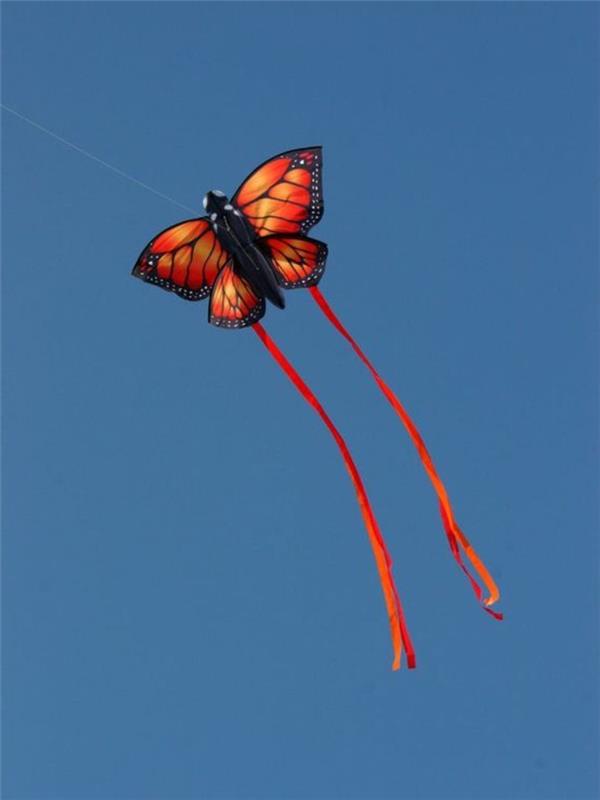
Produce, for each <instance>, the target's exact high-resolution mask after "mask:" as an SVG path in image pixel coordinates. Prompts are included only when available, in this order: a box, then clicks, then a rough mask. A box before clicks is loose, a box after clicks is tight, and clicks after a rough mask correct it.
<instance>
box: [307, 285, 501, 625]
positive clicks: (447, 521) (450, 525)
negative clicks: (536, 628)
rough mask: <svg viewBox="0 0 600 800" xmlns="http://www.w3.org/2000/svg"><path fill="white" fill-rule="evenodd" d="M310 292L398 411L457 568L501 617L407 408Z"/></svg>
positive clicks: (490, 583)
mask: <svg viewBox="0 0 600 800" xmlns="http://www.w3.org/2000/svg"><path fill="white" fill-rule="evenodd" d="M310 293H311V295H312V297H313V299H314V300H315V302H316V303H317V305H318V306H319V308H320V309H321V311H322V312H323V314H324V315H325V316H326V318H327V319H328V320H329V322H330V323H331V324H332V325H333V326H334V328H335V329H336V330H337V331H338V332H339V333H340V334H341V335H342V336H343V337H344V338H345V339H346V340H347V341H348V342H349V343H350V345H351V347H352V349H353V350H354V352H355V353H356V355H357V356H358V357H359V358H360V360H361V361H362V362H363V364H365V366H366V367H367V369H368V370H369V372H370V373H371V375H372V377H373V378H374V380H375V382H376V383H377V385H378V386H379V388H380V390H381V391H382V393H383V395H384V396H385V398H386V399H387V400H388V402H389V403H390V405H391V406H392V408H393V409H394V411H395V412H396V413H397V414H398V416H399V417H400V419H401V420H402V423H403V424H404V426H405V428H406V430H407V431H408V434H409V436H410V438H411V439H412V441H413V444H414V445H415V447H416V449H417V452H418V453H419V456H420V458H421V461H422V463H423V466H424V468H425V471H426V472H427V474H428V476H429V479H430V481H431V483H432V484H433V488H434V490H435V492H436V494H437V496H438V500H439V505H440V516H441V518H442V523H443V525H444V530H445V531H446V535H447V537H448V542H449V544H450V549H451V551H452V554H453V556H454V558H455V559H456V561H457V563H458V564H459V566H460V568H461V569H462V571H463V572H464V573H465V575H466V576H467V578H468V579H469V582H470V584H471V586H472V588H473V591H474V592H475V595H476V597H477V599H478V600H479V601H480V602H483V603H484V605H483V608H484V610H485V611H487V612H488V613H489V614H491V615H492V616H493V617H495V618H496V619H502V615H501V614H499V613H498V612H496V611H492V610H491V609H490V608H488V606H491V605H493V604H494V603H495V602H496V601H497V600H498V599H499V597H500V592H499V590H498V587H497V585H496V583H495V581H494V579H493V578H492V576H491V575H490V573H489V572H488V570H487V568H486V567H485V565H484V564H483V562H482V561H481V559H480V558H479V556H478V555H477V553H476V552H475V550H474V549H473V546H472V545H471V543H470V542H469V540H468V539H467V537H466V536H465V534H464V533H463V531H462V530H461V529H460V527H459V525H458V523H457V521H456V519H455V517H454V512H453V511H452V506H451V505H450V499H449V497H448V493H447V492H446V488H445V486H444V484H443V483H442V481H441V479H440V477H439V475H438V473H437V470H436V468H435V466H434V464H433V460H432V458H431V456H430V455H429V452H428V450H427V448H426V446H425V442H424V441H423V438H422V437H421V434H420V433H419V431H418V430H417V428H416V426H415V424H414V423H413V421H412V420H411V418H410V417H409V415H408V412H407V411H406V409H405V408H404V406H403V405H402V403H401V402H400V400H399V399H398V398H397V396H396V395H395V394H394V392H393V391H392V390H391V389H390V387H389V386H388V385H387V384H386V383H385V381H384V380H383V378H381V376H380V375H379V373H378V372H377V370H376V369H375V367H374V366H373V364H372V363H371V362H370V361H369V359H368V358H367V356H366V355H365V353H364V352H363V351H362V349H361V348H360V347H359V345H358V343H357V342H356V341H355V339H353V337H352V336H351V335H350V333H349V332H348V330H347V329H346V328H345V327H344V325H343V324H342V323H341V321H340V320H339V319H338V317H337V316H336V315H335V313H334V311H333V309H332V308H331V306H330V305H329V303H328V302H327V300H326V299H325V297H324V296H323V294H322V293H321V292H320V291H319V289H318V287H316V286H312V287H311V288H310ZM459 544H460V546H461V547H462V548H463V550H464V553H465V555H466V556H467V558H468V559H469V561H470V562H471V564H472V566H473V568H474V569H475V571H476V572H477V573H478V575H479V577H480V578H481V580H482V581H483V583H484V585H485V586H486V588H487V590H488V592H489V595H488V597H486V598H485V600H483V592H482V590H481V587H480V586H479V584H478V583H477V581H476V580H475V578H474V577H473V576H472V575H471V573H470V572H469V570H468V568H467V567H466V565H465V564H464V562H463V560H462V557H461V554H460V550H459V547H458V545H459Z"/></svg>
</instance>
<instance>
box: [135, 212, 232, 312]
mask: <svg viewBox="0 0 600 800" xmlns="http://www.w3.org/2000/svg"><path fill="white" fill-rule="evenodd" d="M229 257H230V256H229V253H228V252H227V251H226V250H225V249H224V248H223V247H222V246H221V244H220V243H219V240H218V239H217V237H216V235H215V233H214V231H213V230H212V228H211V226H210V223H209V222H208V220H206V219H204V218H201V219H190V220H186V221H185V222H179V223H178V224H177V225H173V226H172V227H170V228H167V229H166V230H164V231H163V232H162V233H159V234H158V236H156V237H155V238H154V239H153V240H152V241H151V242H150V244H148V245H147V246H146V247H145V248H144V250H143V251H142V254H141V255H140V257H139V258H138V260H137V262H136V265H135V267H134V268H133V273H132V274H133V275H135V276H136V277H137V278H141V279H142V280H144V281H148V282H149V283H154V284H156V285H157V286H160V287H161V288H162V289H166V290H167V291H169V292H175V293H176V294H177V295H179V297H182V298H184V300H202V299H203V298H205V297H207V296H208V295H209V294H210V290H211V288H212V286H213V284H214V282H215V280H216V278H217V275H218V274H219V272H220V270H221V269H222V268H223V266H224V265H225V263H226V262H227V260H228V259H229Z"/></svg>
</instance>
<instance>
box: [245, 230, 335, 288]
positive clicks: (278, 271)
mask: <svg viewBox="0 0 600 800" xmlns="http://www.w3.org/2000/svg"><path fill="white" fill-rule="evenodd" d="M260 246H261V248H262V249H263V251H264V252H266V253H267V255H268V256H269V257H270V261H271V265H272V266H273V269H274V271H275V275H276V277H277V282H278V283H279V284H280V285H281V286H283V288H284V289H301V288H304V287H308V286H316V285H317V283H318V282H319V281H320V280H321V276H322V275H323V272H324V270H325V261H326V260H327V245H326V244H325V242H319V241H317V240H316V239H309V238H308V237H304V236H266V237H265V238H264V239H261V240H260Z"/></svg>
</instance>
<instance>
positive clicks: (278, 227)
mask: <svg viewBox="0 0 600 800" xmlns="http://www.w3.org/2000/svg"><path fill="white" fill-rule="evenodd" d="M321 168H322V148H321V147H306V148H304V149H302V150H288V151H287V152H286V153H280V154H279V155H278V156H275V157H274V158H270V159H269V160H268V161H265V162H264V164H261V165H260V167H258V168H257V169H255V170H254V172H253V173H252V174H251V175H250V176H249V177H248V178H246V180H245V181H244V182H243V183H242V185H241V186H240V187H239V189H238V190H237V192H236V193H235V194H234V196H233V198H232V201H231V202H232V203H233V204H234V205H235V206H237V208H239V210H240V211H241V212H242V213H243V214H244V215H245V216H246V218H247V219H248V221H249V222H250V224H251V225H252V227H253V228H254V230H255V231H256V232H257V234H258V235H259V236H268V235H269V234H271V233H306V232H307V231H308V230H309V229H310V228H312V226H313V225H316V224H317V222H318V221H319V220H320V219H321V217H322V216H323V189H322V182H321V171H322V169H321Z"/></svg>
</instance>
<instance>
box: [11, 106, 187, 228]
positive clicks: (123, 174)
mask: <svg viewBox="0 0 600 800" xmlns="http://www.w3.org/2000/svg"><path fill="white" fill-rule="evenodd" d="M0 106H1V107H2V108H3V109H4V110H5V111H8V113H9V114H13V115H14V116H15V117H18V118H19V119H22V120H23V122H27V124H28V125H31V126H33V127H34V128H37V129H38V130H39V131H42V133H46V134H47V135H48V136H51V137H52V138H53V139H56V140H57V141H58V142H61V143H62V144H64V145H66V146H67V147H70V148H71V149H72V150H75V151H76V152H77V153H81V155H84V156H87V158H91V160H92V161H95V162H96V163H98V164H101V165H102V166H103V167H106V168H107V169H109V170H111V171H112V172H116V174H117V175H120V176H121V177H122V178H125V179H126V180H128V181H131V182H132V183H136V184H137V185H138V186H141V187H142V189H146V190H147V191H148V192H152V194H155V195H157V196H158V197H162V199H163V200H167V201H168V202H169V203H173V205H176V206H179V208H184V209H185V210H186V211H191V212H192V213H193V214H195V213H197V210H196V209H193V208H190V207H189V206H184V205H183V204H182V203H179V202H177V200H175V199H174V198H172V197H169V195H168V194H163V193H162V192H159V191H158V189H153V188H152V186H148V184H147V183H144V182H143V181H139V180H138V179H137V178H134V177H133V175H129V174H128V173H127V172H123V170H122V169H119V168H118V167H113V165H112V164H109V163H108V162H107V161H103V160H102V159H101V158H98V156H95V155H93V154H92V153H89V152H88V151H87V150H84V149H83V147H79V146H78V145H76V144H73V142H69V141H68V140H67V139H63V137H62V136H59V135H58V134H57V133H54V131H51V130H49V129H48V128H44V126H43V125H40V124H39V123H38V122H34V121H33V120H32V119H29V117H26V116H25V115H24V114H20V113H19V112H18V111H16V110H15V109H14V108H10V106H7V105H5V104H4V103H0Z"/></svg>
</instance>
